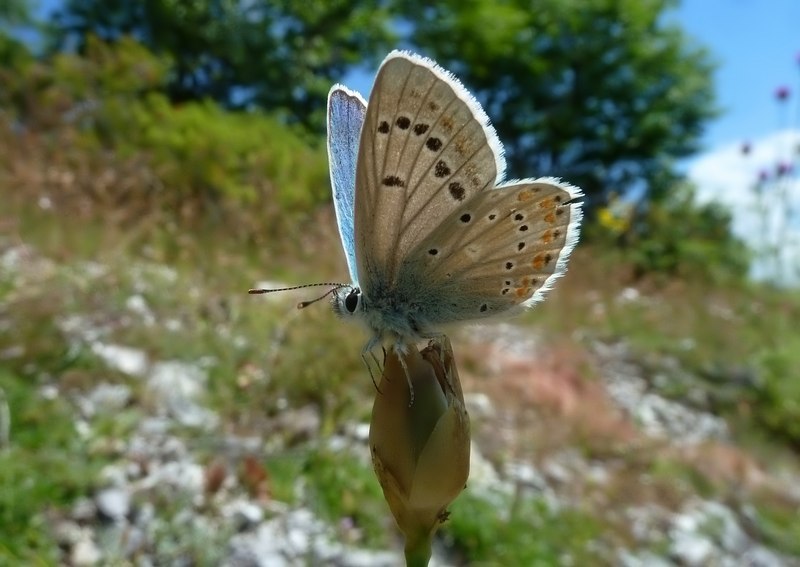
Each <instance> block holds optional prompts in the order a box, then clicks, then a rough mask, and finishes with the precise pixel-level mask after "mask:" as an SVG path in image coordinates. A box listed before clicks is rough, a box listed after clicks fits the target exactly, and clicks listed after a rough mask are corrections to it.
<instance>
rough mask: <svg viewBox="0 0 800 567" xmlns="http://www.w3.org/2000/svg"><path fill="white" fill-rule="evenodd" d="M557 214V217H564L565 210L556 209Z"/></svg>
mask: <svg viewBox="0 0 800 567" xmlns="http://www.w3.org/2000/svg"><path fill="white" fill-rule="evenodd" d="M556 214H557V215H563V214H564V209H556Z"/></svg>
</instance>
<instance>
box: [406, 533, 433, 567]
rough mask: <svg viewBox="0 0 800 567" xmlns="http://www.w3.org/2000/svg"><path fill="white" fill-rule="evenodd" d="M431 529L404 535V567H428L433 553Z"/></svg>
mask: <svg viewBox="0 0 800 567" xmlns="http://www.w3.org/2000/svg"><path fill="white" fill-rule="evenodd" d="M432 532H433V530H431V531H428V532H418V533H416V534H407V535H406V547H405V555H406V567H428V562H429V561H430V559H431V554H432V553H433V548H432V544H433V542H432V537H433V533H432Z"/></svg>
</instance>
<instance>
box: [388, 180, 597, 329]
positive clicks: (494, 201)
mask: <svg viewBox="0 0 800 567" xmlns="http://www.w3.org/2000/svg"><path fill="white" fill-rule="evenodd" d="M581 196H582V193H581V191H580V189H578V188H576V187H573V186H571V185H569V184H567V183H563V182H561V181H559V180H557V179H553V178H543V179H526V180H522V181H515V182H511V183H507V184H503V185H500V186H498V187H497V188H496V189H493V190H490V191H483V192H480V193H478V194H476V195H475V196H474V197H473V198H472V199H470V200H469V201H468V202H467V203H465V204H463V205H462V206H461V207H459V208H458V209H457V210H455V211H453V212H452V213H451V214H450V215H449V216H448V217H446V218H444V219H442V221H441V223H440V224H439V226H438V227H437V228H436V229H435V230H434V231H433V232H432V233H431V234H430V235H428V236H427V237H426V238H425V239H424V240H423V241H422V242H420V243H419V245H418V246H417V247H416V248H415V249H414V250H413V251H412V252H411V254H409V256H408V258H407V259H406V260H405V261H404V263H403V266H402V268H401V271H402V273H403V276H402V277H403V278H408V279H407V280H406V279H403V280H402V281H401V282H400V285H402V286H413V285H414V283H413V280H414V279H418V278H419V277H420V274H424V278H425V281H426V282H427V284H426V294H425V297H422V298H420V301H421V302H422V309H421V312H422V313H423V314H424V315H425V321H422V322H421V324H423V325H425V326H426V327H432V328H435V327H436V326H437V325H442V324H446V323H450V322H454V321H465V320H471V319H481V318H484V317H492V316H496V315H500V314H509V313H513V312H514V311H517V310H521V309H522V308H524V307H526V306H530V305H532V304H534V303H536V302H538V301H541V300H542V299H543V298H544V293H545V292H546V291H547V290H548V289H550V288H551V287H552V286H553V283H554V282H555V280H556V279H557V278H559V277H560V276H562V275H563V274H564V272H565V271H566V266H567V260H568V258H569V255H570V253H571V252H572V249H573V248H574V247H575V245H576V244H577V241H578V232H579V227H580V221H581V216H582V211H581V204H580V203H579V202H577V201H576V199H577V198H579V197H581Z"/></svg>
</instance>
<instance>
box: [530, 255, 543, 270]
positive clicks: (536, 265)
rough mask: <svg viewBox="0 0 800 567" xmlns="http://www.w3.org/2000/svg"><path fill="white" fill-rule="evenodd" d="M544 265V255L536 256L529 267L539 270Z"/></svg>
mask: <svg viewBox="0 0 800 567" xmlns="http://www.w3.org/2000/svg"><path fill="white" fill-rule="evenodd" d="M544 264H545V262H544V254H537V255H536V257H535V258H534V259H533V262H531V266H533V269H534V270H541V269H542V268H544Z"/></svg>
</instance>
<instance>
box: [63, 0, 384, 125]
mask: <svg viewBox="0 0 800 567" xmlns="http://www.w3.org/2000/svg"><path fill="white" fill-rule="evenodd" d="M388 22H389V20H388V12H387V8H386V7H385V6H383V5H382V4H381V3H380V2H367V3H360V4H354V3H353V2H351V1H350V0H304V1H302V2H294V1H292V0H142V1H141V2H131V1H129V0H66V1H65V2H64V5H63V7H62V8H61V9H60V10H59V11H58V12H57V13H56V14H55V16H54V24H55V26H54V32H53V46H54V48H55V49H57V50H61V49H65V48H75V49H78V50H79V51H83V50H84V49H85V46H86V42H87V38H88V37H90V36H91V35H96V36H98V37H100V38H101V39H105V40H112V41H114V40H118V39H119V38H121V37H123V36H126V35H130V36H133V37H135V38H136V39H138V40H139V41H140V42H142V43H143V44H144V45H145V46H147V47H148V48H150V49H152V50H153V51H154V52H155V53H157V54H160V55H163V54H167V55H169V56H170V57H171V58H172V59H173V62H174V68H173V73H172V77H171V79H170V81H169V86H168V94H169V96H170V98H171V99H172V100H173V101H178V102H182V101H186V100H196V99H201V98H211V99H213V100H215V101H217V102H219V103H221V104H223V105H224V106H226V107H228V108H236V107H238V108H243V107H252V106H258V107H261V108H265V109H269V110H271V111H273V112H278V113H280V114H282V115H283V117H284V119H286V120H287V121H297V122H301V123H304V124H306V125H307V126H309V127H311V128H313V129H321V128H322V125H323V124H324V105H325V99H326V96H327V93H328V90H329V89H330V83H331V77H341V76H342V75H344V74H345V72H346V70H347V69H349V68H351V67H353V66H356V65H360V64H367V63H370V62H373V61H375V60H376V59H379V57H380V55H381V54H382V53H384V52H385V51H386V50H387V49H388V48H389V39H390V37H391V33H390V30H389V25H388Z"/></svg>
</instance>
